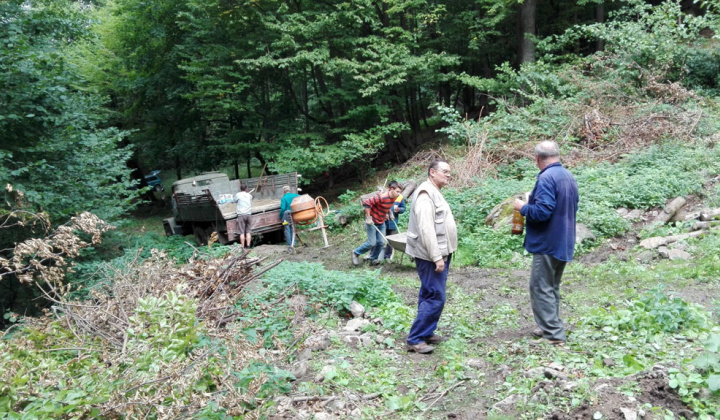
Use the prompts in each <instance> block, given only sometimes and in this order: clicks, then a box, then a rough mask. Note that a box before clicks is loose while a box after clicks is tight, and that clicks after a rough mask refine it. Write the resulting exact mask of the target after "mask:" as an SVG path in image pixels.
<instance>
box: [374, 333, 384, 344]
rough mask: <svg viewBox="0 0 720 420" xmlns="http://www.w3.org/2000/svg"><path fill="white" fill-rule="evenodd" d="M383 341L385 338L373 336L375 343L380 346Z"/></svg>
mask: <svg viewBox="0 0 720 420" xmlns="http://www.w3.org/2000/svg"><path fill="white" fill-rule="evenodd" d="M384 341H385V337H383V336H382V335H380V334H378V335H376V336H375V342H376V343H378V344H382V343H383V342H384Z"/></svg>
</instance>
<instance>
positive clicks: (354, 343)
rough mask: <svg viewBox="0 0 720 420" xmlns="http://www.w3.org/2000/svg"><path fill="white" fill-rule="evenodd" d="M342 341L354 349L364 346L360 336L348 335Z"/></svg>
mask: <svg viewBox="0 0 720 420" xmlns="http://www.w3.org/2000/svg"><path fill="white" fill-rule="evenodd" d="M342 340H343V342H344V343H346V344H347V345H348V346H350V347H353V348H357V347H360V346H362V342H361V341H360V336H359V335H346V336H343V338H342Z"/></svg>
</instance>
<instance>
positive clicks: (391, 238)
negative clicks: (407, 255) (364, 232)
mask: <svg viewBox="0 0 720 420" xmlns="http://www.w3.org/2000/svg"><path fill="white" fill-rule="evenodd" d="M385 239H387V241H388V244H389V245H390V246H391V247H393V249H395V250H398V251H400V252H405V245H407V232H401V233H396V234H394V235H388V236H386V237H385Z"/></svg>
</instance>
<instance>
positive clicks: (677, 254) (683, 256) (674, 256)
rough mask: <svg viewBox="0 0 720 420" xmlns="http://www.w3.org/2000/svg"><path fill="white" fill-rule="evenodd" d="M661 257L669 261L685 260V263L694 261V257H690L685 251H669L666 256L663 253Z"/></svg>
mask: <svg viewBox="0 0 720 420" xmlns="http://www.w3.org/2000/svg"><path fill="white" fill-rule="evenodd" d="M660 255H661V256H663V257H664V258H667V259H669V260H684V261H687V260H690V259H692V255H690V254H689V253H687V252H685V251H683V250H682V249H668V250H667V251H666V252H665V254H664V255H663V253H662V252H661V253H660Z"/></svg>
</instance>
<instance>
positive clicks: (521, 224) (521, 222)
mask: <svg viewBox="0 0 720 420" xmlns="http://www.w3.org/2000/svg"><path fill="white" fill-rule="evenodd" d="M524 228H525V218H524V217H523V215H522V214H520V211H519V210H515V211H513V218H512V229H511V230H510V233H512V234H513V235H522V233H523V229H524Z"/></svg>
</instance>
